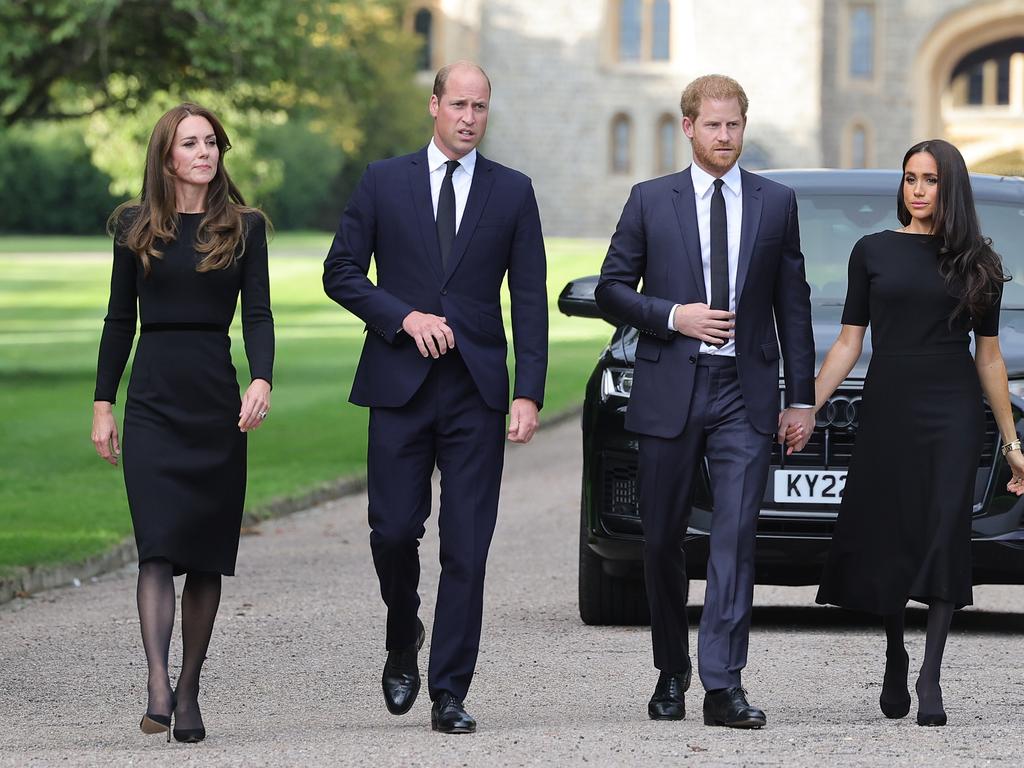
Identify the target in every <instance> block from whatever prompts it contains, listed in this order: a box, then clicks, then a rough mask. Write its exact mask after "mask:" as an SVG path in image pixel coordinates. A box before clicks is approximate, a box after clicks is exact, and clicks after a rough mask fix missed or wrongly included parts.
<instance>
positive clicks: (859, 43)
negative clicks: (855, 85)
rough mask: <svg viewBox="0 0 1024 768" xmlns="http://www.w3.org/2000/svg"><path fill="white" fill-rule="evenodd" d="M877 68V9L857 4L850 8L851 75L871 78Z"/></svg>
mask: <svg viewBox="0 0 1024 768" xmlns="http://www.w3.org/2000/svg"><path fill="white" fill-rule="evenodd" d="M874 69H875V9H874V8H871V7H869V6H866V5H857V6H854V7H852V8H851V9H850V75H851V76H852V77H859V78H871V77H872V76H873V75H874Z"/></svg>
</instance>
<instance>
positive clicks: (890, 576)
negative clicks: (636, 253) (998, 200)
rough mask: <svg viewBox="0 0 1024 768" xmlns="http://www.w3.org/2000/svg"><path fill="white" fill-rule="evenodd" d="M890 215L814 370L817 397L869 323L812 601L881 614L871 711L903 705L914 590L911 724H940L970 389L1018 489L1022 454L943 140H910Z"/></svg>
mask: <svg viewBox="0 0 1024 768" xmlns="http://www.w3.org/2000/svg"><path fill="white" fill-rule="evenodd" d="M897 216H898V218H899V220H900V223H902V224H903V225H904V226H903V229H901V230H898V231H883V232H878V233H876V234H873V235H868V236H867V237H864V238H862V239H861V240H860V241H859V242H858V243H857V244H856V245H855V246H854V249H853V253H852V254H851V256H850V268H849V285H848V289H847V297H846V304H845V307H844V310H843V326H842V330H841V332H840V334H839V338H838V339H837V340H836V342H835V344H833V346H832V348H831V349H830V350H829V353H828V355H827V356H826V358H825V361H824V363H823V364H822V366H821V370H820V371H819V373H818V377H817V380H816V386H815V390H816V391H815V401H816V403H815V404H816V406H817V407H818V408H820V407H822V406H823V405H824V404H825V403H826V402H827V401H828V399H829V397H831V396H832V393H833V392H834V391H835V389H836V387H837V386H838V385H839V384H840V383H842V381H843V380H844V379H845V378H846V377H847V376H848V375H849V373H850V371H851V370H852V368H853V366H854V364H855V363H856V362H857V359H858V358H859V357H860V353H861V348H862V344H863V340H864V335H865V331H866V329H867V326H868V324H869V323H870V325H871V335H872V355H871V365H870V367H869V369H868V373H867V376H866V379H865V383H864V393H863V399H862V414H863V415H862V418H861V423H860V428H859V430H858V432H857V446H856V450H855V453H854V456H853V460H852V462H851V464H850V471H849V477H848V480H847V484H846V489H845V491H844V493H843V502H842V506H841V507H840V510H839V518H838V520H837V522H836V529H835V533H834V535H833V537H832V545H831V550H830V552H829V557H828V562H827V564H826V567H825V571H824V574H823V576H822V580H821V587H820V589H819V591H818V597H817V600H818V602H819V603H832V604H835V605H841V606H843V607H846V608H852V609H856V610H861V611H869V612H871V613H875V614H879V615H881V616H882V617H883V619H884V623H885V629H886V637H887V648H886V664H885V676H884V679H883V684H882V694H881V696H880V698H879V705H880V707H881V709H882V712H883V713H884V714H885V715H886V716H887V717H903V716H905V715H906V714H907V713H908V712H909V711H910V692H909V689H908V686H907V676H908V672H909V657H908V655H907V651H906V648H905V646H904V642H903V621H904V612H905V608H906V604H907V601H908V600H917V601H920V602H923V603H927V604H928V606H929V609H928V627H927V634H926V639H925V652H924V660H923V662H922V664H921V670H920V674H919V675H918V678H917V684H916V690H917V694H918V712H917V722H918V724H919V725H945V723H946V713H945V710H944V708H943V702H942V691H941V689H940V687H939V671H940V666H941V663H942V653H943V649H944V648H945V642H946V635H947V633H948V631H949V625H950V619H951V618H952V614H953V610H954V609H955V608H960V607H963V606H964V605H969V604H970V603H971V602H972V595H971V507H972V502H973V496H974V483H975V477H976V470H977V466H978V458H979V456H980V454H981V449H982V439H983V438H982V435H983V430H984V413H983V402H982V394H983V393H984V396H985V397H987V398H988V402H989V405H990V407H991V408H992V412H993V414H994V416H995V420H996V424H997V425H998V427H999V432H1000V434H1001V435H1002V440H1003V443H1004V446H1003V454H1004V455H1005V457H1006V460H1007V462H1008V464H1009V466H1010V468H1011V470H1012V472H1013V478H1012V479H1011V480H1010V482H1009V484H1008V486H1007V487H1008V489H1009V490H1010V491H1011V492H1013V493H1016V494H1018V495H1020V494H1021V493H1024V457H1022V454H1021V450H1020V445H1021V444H1020V441H1019V440H1017V434H1016V429H1015V426H1014V421H1013V416H1012V414H1011V411H1010V399H1009V393H1008V391H1007V380H1006V366H1005V364H1004V363H1003V357H1002V354H1001V352H1000V349H999V338H998V333H999V303H1000V296H1001V292H1002V283H1003V282H1004V281H1005V280H1006V279H1007V278H1005V277H1004V275H1003V270H1002V264H1001V261H1000V259H999V256H998V255H997V254H996V253H995V252H994V251H993V250H992V247H991V241H990V240H988V239H987V238H985V237H983V236H982V234H981V232H980V230H979V227H978V219H977V214H976V212H975V209H974V200H973V196H972V193H971V184H970V177H969V176H968V173H967V167H966V165H965V164H964V160H963V157H961V155H960V153H959V151H958V150H957V149H956V147H954V146H953V145H952V144H949V143H948V142H945V141H942V140H937V139H936V140H931V141H926V142H922V143H920V144H917V145H915V146H913V147H911V148H910V150H909V151H908V152H907V154H906V156H905V157H904V159H903V178H902V180H901V182H900V191H899V194H898V196H897ZM972 331H973V333H974V340H975V348H976V349H975V355H974V357H973V358H972V357H971V353H970V332H972ZM803 439H804V438H803V436H800V439H799V440H796V441H792V440H791V441H789V442H791V443H792V442H796V443H797V444H798V445H799V444H800V443H801V441H802V440H803Z"/></svg>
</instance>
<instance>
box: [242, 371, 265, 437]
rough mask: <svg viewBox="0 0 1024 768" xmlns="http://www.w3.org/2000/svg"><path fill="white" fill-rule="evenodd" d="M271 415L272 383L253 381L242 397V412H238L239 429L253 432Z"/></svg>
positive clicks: (261, 380)
mask: <svg viewBox="0 0 1024 768" xmlns="http://www.w3.org/2000/svg"><path fill="white" fill-rule="evenodd" d="M268 413H270V382H268V381H266V380H265V379H253V380H252V383H251V384H250V385H249V386H248V387H247V388H246V390H245V394H244V395H242V410H240V411H239V412H238V428H239V429H240V430H241V431H242V432H251V431H252V430H254V429H256V428H257V427H259V426H260V424H262V423H263V420H264V419H265V418H267V414H268Z"/></svg>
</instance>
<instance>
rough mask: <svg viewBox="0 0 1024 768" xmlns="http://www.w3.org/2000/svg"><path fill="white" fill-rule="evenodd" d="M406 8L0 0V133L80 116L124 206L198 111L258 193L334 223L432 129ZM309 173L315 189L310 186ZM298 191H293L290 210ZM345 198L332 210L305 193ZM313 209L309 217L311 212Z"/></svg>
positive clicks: (304, 0) (397, 3) (380, 2)
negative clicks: (220, 126)
mask: <svg viewBox="0 0 1024 768" xmlns="http://www.w3.org/2000/svg"><path fill="white" fill-rule="evenodd" d="M405 6H406V3H405V2H403V0H260V2H252V1H251V0H0V29H3V34H0V124H6V125H8V126H13V125H20V126H23V127H30V126H33V125H37V124H41V123H47V122H52V121H66V122H69V123H70V124H72V125H75V126H78V130H80V131H81V133H82V135H83V136H84V138H85V141H86V143H87V145H88V146H89V148H90V149H91V151H92V160H93V162H94V163H95V165H96V166H97V167H98V168H99V169H100V170H101V172H102V173H105V174H107V175H109V176H110V177H111V179H112V183H111V190H112V191H113V192H114V193H115V194H117V195H120V196H122V197H127V196H131V195H134V194H137V193H138V191H139V186H140V184H141V179H142V167H143V159H144V155H145V147H146V142H147V140H148V138H149V132H150V131H151V129H152V126H153V124H154V123H155V121H156V119H157V118H158V117H159V115H160V114H162V113H163V112H164V111H165V110H166V109H168V108H169V107H171V106H173V105H174V104H176V103H179V102H181V101H185V100H190V101H196V102H199V103H201V104H203V105H205V106H208V107H209V108H211V109H212V110H213V111H214V112H215V113H217V114H218V116H220V117H221V119H222V121H223V122H224V124H225V127H226V128H227V130H228V133H229V135H230V136H231V138H232V141H233V144H234V147H235V148H234V149H233V150H232V152H231V154H230V155H229V157H228V163H229V168H230V170H231V172H232V175H233V176H235V177H236V180H237V181H238V182H239V184H240V186H241V187H242V190H243V192H244V193H245V194H246V197H247V198H248V199H250V200H253V201H255V202H257V203H259V202H261V201H268V202H270V203H271V211H270V212H271V214H272V215H273V214H274V210H273V208H275V207H278V208H279V209H280V211H281V212H283V213H285V214H286V215H285V218H286V219H287V221H285V222H281V223H282V224H283V225H284V226H310V225H313V224H317V223H319V224H321V225H323V224H324V223H325V221H326V219H325V210H327V209H330V208H337V209H340V206H341V205H342V204H343V202H344V196H346V195H347V194H348V192H349V190H350V189H351V185H352V184H353V183H354V179H355V178H356V177H357V175H358V173H359V172H360V171H361V169H362V167H363V165H365V163H366V162H367V161H368V160H370V159H373V158H375V157H382V156H387V155H392V154H396V153H399V152H404V151H408V150H409V149H411V148H413V147H415V146H417V145H419V144H421V143H422V142H423V141H424V140H425V138H426V136H427V135H429V118H428V117H427V114H426V99H427V95H428V94H427V92H426V89H425V88H422V87H420V86H417V85H416V83H415V78H414V77H413V75H414V72H415V68H416V64H415V62H416V53H417V50H418V48H419V44H418V41H417V39H416V38H415V36H413V35H412V34H411V33H410V32H409V31H408V30H407V29H406V28H405V25H404V24H403V23H402V21H403V14H404V12H405ZM303 175H305V176H306V177H307V179H306V180H307V181H308V182H309V185H310V187H309V189H308V190H303V191H304V192H305V194H304V195H300V194H298V193H299V188H300V185H301V184H302V183H303ZM285 195H291V197H290V198H289V200H288V201H286V200H285V199H284V196H285ZM318 195H319V196H320V198H322V197H324V196H327V195H333V196H335V197H341V198H342V199H340V200H338V199H335V200H334V201H329V200H326V201H324V202H323V203H322V204H321V206H320V210H313V208H306V207H303V206H302V205H299V204H298V203H297V201H298V200H300V199H301V200H306V201H311V200H312V199H316V198H317V196H318ZM304 210H308V212H309V213H308V215H306V216H304V215H301V214H302V211H304Z"/></svg>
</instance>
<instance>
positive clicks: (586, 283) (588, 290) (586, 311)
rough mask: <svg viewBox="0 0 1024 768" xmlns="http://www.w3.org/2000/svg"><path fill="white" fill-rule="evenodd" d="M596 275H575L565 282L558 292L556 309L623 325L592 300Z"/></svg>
mask: <svg viewBox="0 0 1024 768" xmlns="http://www.w3.org/2000/svg"><path fill="white" fill-rule="evenodd" d="M598 279H599V276H598V275H588V276H587V277H577V278H576V279H575V280H570V281H569V282H568V283H566V284H565V288H563V289H562V292H561V293H560V294H558V310H559V312H561V313H562V314H563V315H568V316H569V317H593V318H597V319H600V320H604V321H605V322H608V323H611V324H612V325H614V326H616V327H618V326H620V325H624V323H623V322H622V321H621V320H618V319H616V318H614V317H612V316H611V315H607V314H605V313H604V312H602V311H601V308H600V307H598V306H597V302H596V301H595V300H594V289H595V288H597V281H598Z"/></svg>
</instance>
